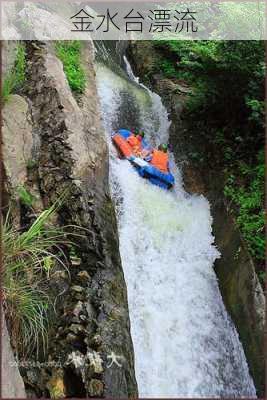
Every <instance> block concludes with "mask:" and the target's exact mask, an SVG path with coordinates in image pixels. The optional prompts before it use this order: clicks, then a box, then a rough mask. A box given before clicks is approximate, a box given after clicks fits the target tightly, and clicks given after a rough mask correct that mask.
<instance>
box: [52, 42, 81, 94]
mask: <svg viewBox="0 0 267 400" xmlns="http://www.w3.org/2000/svg"><path fill="white" fill-rule="evenodd" d="M56 52H57V56H58V57H59V59H60V60H61V61H62V63H63V68H64V72H65V74H66V77H67V80H68V82H69V85H70V88H71V90H73V91H74V92H77V93H83V92H84V90H85V86H86V78H85V72H84V69H83V67H82V65H81V42H80V41H77V40H71V41H59V42H57V43H56Z"/></svg>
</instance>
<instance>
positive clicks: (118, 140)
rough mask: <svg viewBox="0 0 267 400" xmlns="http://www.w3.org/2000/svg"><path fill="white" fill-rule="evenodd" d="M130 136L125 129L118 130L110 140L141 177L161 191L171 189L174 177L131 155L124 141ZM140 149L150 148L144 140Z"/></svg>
mask: <svg viewBox="0 0 267 400" xmlns="http://www.w3.org/2000/svg"><path fill="white" fill-rule="evenodd" d="M130 134H131V132H130V131H129V130H127V129H119V130H118V131H117V132H116V133H114V134H113V135H112V140H113V142H114V144H115V145H116V147H117V148H118V150H119V151H120V152H121V153H122V154H123V155H124V156H125V157H126V158H127V159H128V160H129V161H130V162H131V163H132V165H133V166H134V167H135V168H136V170H137V172H138V174H139V175H140V176H141V177H143V178H146V179H148V180H149V181H150V182H151V183H152V184H153V185H156V186H159V187H161V188H163V189H171V188H172V187H173V185H174V176H173V175H172V174H171V173H170V172H169V173H168V174H166V173H163V172H161V171H160V170H159V169H157V168H155V167H154V166H153V165H151V164H150V163H149V162H147V161H145V160H143V159H142V158H139V157H135V156H134V155H133V154H132V152H131V149H130V147H129V145H128V143H127V141H126V140H127V138H128V137H129V136H130ZM142 148H143V149H149V148H151V146H150V145H149V144H148V143H147V142H146V140H145V139H143V140H142Z"/></svg>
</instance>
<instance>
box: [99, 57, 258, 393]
mask: <svg viewBox="0 0 267 400" xmlns="http://www.w3.org/2000/svg"><path fill="white" fill-rule="evenodd" d="M124 61H125V63H126V65H125V70H126V71H127V73H126V72H123V71H120V72H118V69H117V68H112V67H110V65H109V66H107V63H105V64H103V63H102V62H101V61H98V62H97V63H96V74H97V85H98V92H99V97H100V103H101V110H102V115H103V122H104V126H105V130H106V135H107V141H108V143H109V146H110V186H111V190H112V195H113V199H114V202H115V204H116V212H117V219H118V226H119V239H120V253H121V258H122V265H123V270H124V275H125V280H126V284H127V290H128V301H129V312H130V320H131V334H132V338H133V343H134V352H135V369H136V377H137V382H138V388H139V395H140V397H169V398H170V397H256V392H255V388H254V385H253V381H252V379H251V377H250V375H249V371H248V366H247V362H246V359H245V355H244V351H243V348H242V345H241V343H240V341H239V338H238V334H237V332H236V329H235V327H234V325H233V323H232V321H231V319H230V318H229V316H228V314H227V312H226V309H225V307H224V304H223V301H222V297H221V294H220V291H219V288H218V283H217V279H216V275H215V272H214V270H213V263H214V261H215V259H216V258H217V257H220V254H219V252H218V250H217V249H216V247H215V246H214V237H213V236H212V229H211V225H212V218H211V215H210V205H209V203H208V201H207V199H205V198H204V197H203V196H197V195H189V194H188V193H186V192H185V191H184V189H183V182H182V177H181V173H180V170H179V168H178V166H177V165H176V164H175V161H174V158H173V156H172V154H171V155H170V159H171V164H172V166H171V168H172V171H173V173H174V175H175V178H176V185H175V189H174V190H173V191H170V192H167V191H165V190H163V189H160V188H158V187H156V186H153V185H151V184H150V183H149V182H147V181H146V180H144V179H142V178H141V177H139V176H138V174H137V173H136V171H135V170H134V169H133V167H132V166H131V165H130V163H129V162H128V161H127V160H120V159H119V158H118V157H117V151H116V150H115V148H114V146H113V145H112V143H111V139H110V135H111V132H112V131H113V130H114V129H118V128H128V129H130V128H133V127H139V128H142V129H143V130H144V131H145V132H146V138H147V139H148V140H149V141H150V142H151V143H152V144H153V145H157V144H159V143H160V142H167V141H168V129H169V126H170V121H169V119H168V113H167V110H166V109H165V107H164V106H163V104H162V102H161V99H160V97H159V96H158V95H156V94H155V93H152V92H151V91H149V90H148V89H147V88H146V87H145V86H143V85H140V84H139V82H138V79H137V78H136V77H135V76H134V74H133V72H132V70H131V67H130V65H129V63H128V62H127V59H125V58H124Z"/></svg>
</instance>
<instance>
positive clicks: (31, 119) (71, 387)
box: [4, 42, 137, 398]
mask: <svg viewBox="0 0 267 400" xmlns="http://www.w3.org/2000/svg"><path fill="white" fill-rule="evenodd" d="M26 52H27V83H26V85H24V88H23V97H20V96H13V97H12V98H11V101H10V102H8V103H7V105H6V107H5V110H4V113H5V119H4V120H5V128H4V129H5V131H6V134H5V135H4V140H5V142H6V144H5V146H6V147H7V148H9V151H8V152H7V153H5V169H6V174H7V175H8V178H9V181H10V182H11V189H10V187H9V188H8V190H13V189H14V188H15V187H16V186H17V184H18V183H23V184H25V185H26V187H27V188H28V189H29V191H31V192H32V193H34V195H35V197H36V198H37V199H38V201H37V202H36V205H35V212H39V211H41V210H42V209H43V208H44V207H47V206H50V205H51V204H53V203H54V202H55V201H56V199H57V198H58V197H59V196H60V195H61V194H62V192H64V191H65V190H66V191H67V193H68V195H67V200H66V201H65V202H64V204H63V206H62V207H61V209H60V212H59V213H58V221H57V222H56V223H58V224H60V225H62V224H63V225H76V226H79V227H81V228H82V229H80V230H79V233H81V234H82V237H79V239H77V253H78V254H77V255H76V258H75V259H71V266H70V277H69V276H68V274H67V273H66V272H65V271H64V270H60V268H59V269H58V271H56V273H55V274H54V276H53V281H52V282H50V286H51V295H52V294H54V295H55V294H56V299H57V302H56V315H55V316H54V317H51V318H52V319H51V326H52V327H51V332H50V336H49V349H48V358H47V359H43V360H39V361H43V364H39V365H38V364H33V366H32V367H27V368H21V373H22V376H23V379H24V382H25V384H26V390H27V393H28V395H31V396H37V397H40V396H45V397H47V396H48V397H66V396H67V397H86V396H90V397H116V398H120V397H124V398H127V397H135V396H137V385H136V380H135V374H134V357H133V347H132V341H131V336H130V322H129V315H128V303H127V292H126V285H125V281H124V276H123V271H122V267H121V261H120V255H119V248H118V234H117V226H116V219H115V214H114V208H113V204H112V201H111V198H110V193H109V186H108V149H107V145H106V142H105V137H104V132H103V128H102V125H101V120H100V114H99V108H98V100H97V91H96V85H95V73H94V66H93V59H94V55H93V46H92V43H90V42H86V43H85V44H84V47H83V54H82V59H83V64H84V68H85V71H86V75H87V77H86V78H87V86H86V90H85V93H84V94H83V96H81V97H80V98H79V99H78V100H77V99H75V98H74V96H73V95H72V93H71V90H70V88H69V85H68V82H67V79H66V77H65V74H64V71H63V66H62V63H61V62H60V61H59V60H58V59H57V57H56V56H55V52H54V46H53V43H51V42H50V43H41V42H27V44H26ZM12 104H13V111H12V112H10V107H11V105H12ZM18 115H24V117H23V123H21V124H19V117H18ZM18 124H19V125H20V126H19V125H18ZM27 124H29V125H27ZM14 131H16V133H15V135H16V136H17V137H18V140H16V141H13V142H12V141H10V137H11V135H12V132H14ZM24 134H25V135H26V137H28V138H29V140H26V141H25V140H24V139H22V138H24V136H25V135H24ZM5 138H6V139H5ZM13 138H14V134H13ZM22 142H23V143H22ZM22 145H23V148H24V149H25V152H26V154H27V157H26V158H24V159H23V160H20V157H19V158H16V157H15V156H14V154H16V153H19V154H21V153H20V151H21V148H22V147H21V146H22ZM29 153H30V154H29ZM12 157H13V158H14V157H15V158H16V162H15V163H13V162H12ZM21 157H22V156H21ZM22 158H23V157H22ZM27 159H28V160H29V159H30V160H31V168H30V169H29V168H26V166H27ZM23 161H24V162H23ZM10 166H11V168H10ZM33 166H34V167H33ZM15 167H16V169H17V170H19V171H20V174H19V175H18V174H16V171H14V173H13V171H12V170H11V169H12V168H13V169H14V168H15ZM12 188H13V189H12ZM24 218H26V220H27V218H28V219H29V218H31V216H29V215H26V216H25V215H24ZM73 229H74V230H75V229H76V228H73ZM76 230H77V229H76ZM114 356H116V357H117V362H114ZM112 357H113V358H112ZM112 361H113V362H112ZM115 361H116V360H115Z"/></svg>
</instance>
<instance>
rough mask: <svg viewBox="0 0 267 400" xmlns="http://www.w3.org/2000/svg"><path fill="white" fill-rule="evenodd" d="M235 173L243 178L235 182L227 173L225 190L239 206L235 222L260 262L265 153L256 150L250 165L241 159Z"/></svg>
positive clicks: (262, 240) (262, 230)
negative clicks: (256, 160)
mask: <svg viewBox="0 0 267 400" xmlns="http://www.w3.org/2000/svg"><path fill="white" fill-rule="evenodd" d="M238 175H240V176H243V177H244V182H249V184H247V185H244V184H240V183H239V184H238V182H236V177H235V175H233V174H232V175H230V176H229V177H228V181H227V184H226V185H225V189H224V193H225V195H226V196H227V197H229V198H230V199H231V200H232V201H233V202H234V204H235V205H236V206H237V207H238V217H237V223H238V225H239V227H240V230H241V232H242V234H243V236H244V238H245V239H246V241H247V243H248V246H249V250H250V252H251V254H252V255H253V256H254V258H255V259H257V260H258V261H259V262H262V261H263V260H264V258H265V236H264V225H265V214H264V175H265V163H264V153H263V151H260V152H259V154H258V164H257V165H256V166H249V165H247V164H244V163H242V164H241V165H240V167H239V171H238Z"/></svg>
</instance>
